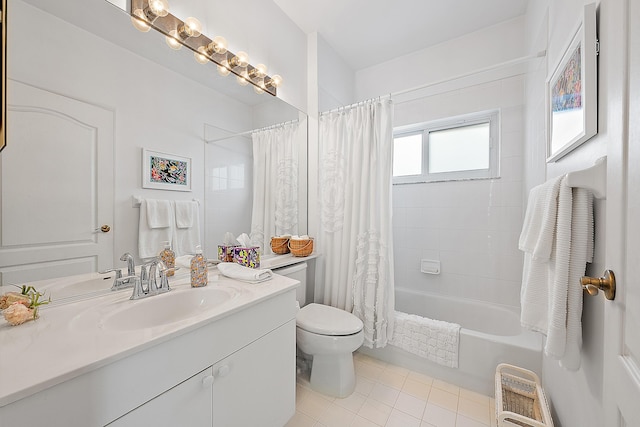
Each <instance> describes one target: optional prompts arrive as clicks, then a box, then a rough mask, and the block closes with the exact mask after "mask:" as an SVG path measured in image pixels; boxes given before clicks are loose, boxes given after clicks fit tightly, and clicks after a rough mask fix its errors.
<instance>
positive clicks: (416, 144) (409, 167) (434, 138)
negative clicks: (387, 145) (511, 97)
mask: <svg viewBox="0 0 640 427" xmlns="http://www.w3.org/2000/svg"><path fill="white" fill-rule="evenodd" d="M498 135H499V128H498V111H489V112H482V113H474V114H469V115H465V116H459V117H451V118H448V119H445V120H438V121H435V122H429V123H422V124H418V125H411V126H404V127H402V128H397V129H395V131H394V141H393V143H394V149H393V183H394V184H404V183H414V182H432V181H454V180H463V179H481V178H495V177H497V176H498V140H499V138H498Z"/></svg>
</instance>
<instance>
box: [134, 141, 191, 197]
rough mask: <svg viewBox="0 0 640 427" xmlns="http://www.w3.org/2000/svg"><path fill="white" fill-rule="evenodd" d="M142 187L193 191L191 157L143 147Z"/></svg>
mask: <svg viewBox="0 0 640 427" xmlns="http://www.w3.org/2000/svg"><path fill="white" fill-rule="evenodd" d="M142 187H143V188H153V189H156V190H174V191H191V159H190V158H188V157H181V156H176V155H174V154H167V153H159V152H157V151H151V150H147V149H144V148H143V149H142Z"/></svg>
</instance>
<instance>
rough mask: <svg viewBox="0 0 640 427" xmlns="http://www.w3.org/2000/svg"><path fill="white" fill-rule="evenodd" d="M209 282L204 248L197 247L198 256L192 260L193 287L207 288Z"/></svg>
mask: <svg viewBox="0 0 640 427" xmlns="http://www.w3.org/2000/svg"><path fill="white" fill-rule="evenodd" d="M208 282H209V277H208V272H207V261H206V260H205V259H204V256H203V255H202V248H201V247H200V246H196V254H195V255H194V256H193V258H191V287H192V288H200V287H202V286H207V283H208Z"/></svg>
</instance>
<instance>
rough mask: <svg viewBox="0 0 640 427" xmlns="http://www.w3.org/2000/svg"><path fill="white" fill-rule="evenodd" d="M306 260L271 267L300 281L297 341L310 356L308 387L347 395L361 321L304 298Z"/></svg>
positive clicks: (352, 380) (353, 377) (352, 378)
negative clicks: (291, 264)
mask: <svg viewBox="0 0 640 427" xmlns="http://www.w3.org/2000/svg"><path fill="white" fill-rule="evenodd" d="M306 269H307V265H306V263H304V262H303V263H299V264H295V265H293V266H290V267H284V268H281V269H277V270H274V272H275V273H277V274H280V275H283V276H287V277H290V278H293V279H296V280H299V281H300V286H299V287H298V288H297V290H296V299H297V300H298V303H299V304H300V305H301V306H303V307H302V308H301V309H300V310H299V311H298V314H297V315H296V344H297V346H298V349H299V350H300V351H301V352H302V353H304V354H306V355H308V356H310V357H311V359H312V360H311V378H310V384H311V388H312V389H313V390H315V391H317V392H320V393H323V394H327V395H330V396H334V397H347V396H349V395H350V394H351V393H353V391H354V389H355V386H356V375H355V371H354V367H353V352H354V351H356V350H357V349H358V348H360V346H361V345H362V343H363V342H364V333H363V331H362V328H363V324H362V321H361V320H360V319H358V318H357V317H356V316H354V315H353V314H351V313H349V312H347V311H344V310H340V309H339V308H335V307H330V306H328V305H322V304H316V303H311V304H307V305H304V303H305V299H306Z"/></svg>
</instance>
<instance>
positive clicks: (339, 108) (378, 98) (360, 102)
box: [320, 95, 390, 115]
mask: <svg viewBox="0 0 640 427" xmlns="http://www.w3.org/2000/svg"><path fill="white" fill-rule="evenodd" d="M389 96H390V95H380V96H376V97H374V98H369V99H365V100H364V101H359V102H354V103H353V104H350V105H341V106H340V107H337V108H334V109H333V110H328V111H323V112H322V113H320V115H323V114H329V113H337V112H338V111H343V110H348V109H350V108H353V107H357V106H358V105H364V104H366V103H368V102H372V101H380V100H381V99H382V98H388V97H389Z"/></svg>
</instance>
